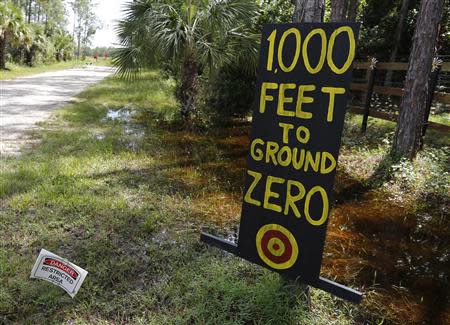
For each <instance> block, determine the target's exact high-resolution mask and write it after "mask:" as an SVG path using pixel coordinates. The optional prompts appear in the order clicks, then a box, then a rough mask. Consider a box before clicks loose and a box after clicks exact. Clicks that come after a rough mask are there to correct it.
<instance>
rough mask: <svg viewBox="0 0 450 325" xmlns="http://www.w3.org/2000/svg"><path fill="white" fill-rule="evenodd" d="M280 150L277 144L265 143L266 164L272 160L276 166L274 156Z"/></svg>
mask: <svg viewBox="0 0 450 325" xmlns="http://www.w3.org/2000/svg"><path fill="white" fill-rule="evenodd" d="M279 149H280V146H279V145H278V143H276V142H273V141H267V149H266V163H269V162H270V159H272V163H273V164H274V165H275V166H276V165H278V163H277V158H276V157H275V155H276V154H277V152H278V150H279Z"/></svg>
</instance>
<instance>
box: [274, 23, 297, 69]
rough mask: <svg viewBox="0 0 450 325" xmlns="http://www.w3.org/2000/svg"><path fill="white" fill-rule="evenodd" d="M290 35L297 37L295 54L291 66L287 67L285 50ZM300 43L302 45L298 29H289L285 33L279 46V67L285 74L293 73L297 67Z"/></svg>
mask: <svg viewBox="0 0 450 325" xmlns="http://www.w3.org/2000/svg"><path fill="white" fill-rule="evenodd" d="M290 34H294V36H295V53H294V58H293V59H292V63H291V65H290V66H288V67H286V66H285V65H284V62H283V48H284V42H285V41H286V38H287V37H288V36H289V35H290ZM300 43H301V37H300V31H299V30H298V29H297V28H294V27H292V28H289V29H288V30H286V31H285V32H284V33H283V35H281V39H280V44H278V65H279V66H280V68H281V70H283V71H284V72H291V71H292V70H294V68H295V66H296V65H297V61H298V58H299V56H300Z"/></svg>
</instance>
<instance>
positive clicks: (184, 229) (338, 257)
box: [0, 71, 449, 324]
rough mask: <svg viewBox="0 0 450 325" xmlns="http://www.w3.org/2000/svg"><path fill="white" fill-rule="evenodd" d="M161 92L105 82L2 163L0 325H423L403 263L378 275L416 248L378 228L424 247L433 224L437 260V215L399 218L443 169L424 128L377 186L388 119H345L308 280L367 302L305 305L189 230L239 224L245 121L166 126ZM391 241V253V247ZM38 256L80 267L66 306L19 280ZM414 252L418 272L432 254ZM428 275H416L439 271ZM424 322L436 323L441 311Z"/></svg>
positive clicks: (270, 276)
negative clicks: (419, 142) (318, 274)
mask: <svg viewBox="0 0 450 325" xmlns="http://www.w3.org/2000/svg"><path fill="white" fill-rule="evenodd" d="M174 86H175V85H174V82H173V81H172V80H170V79H164V78H163V77H162V76H161V75H160V74H159V73H158V71H150V72H147V73H145V74H143V75H142V76H141V77H140V79H139V80H137V81H136V82H134V83H129V82H126V81H122V80H120V79H116V78H114V77H112V78H109V79H106V80H105V81H103V82H102V83H100V84H98V85H96V86H94V87H92V88H90V89H89V90H87V91H85V92H84V93H82V94H81V95H80V96H79V98H78V100H77V102H76V103H73V104H71V105H69V106H67V107H65V108H63V109H61V110H60V111H58V112H57V114H56V117H55V118H54V119H52V120H50V121H48V122H45V123H42V125H41V126H42V128H41V130H39V131H35V132H34V137H35V138H36V139H39V140H40V142H39V144H36V145H35V146H34V147H33V148H28V149H26V150H25V152H24V154H23V155H21V156H20V157H17V158H14V157H9V158H8V157H3V158H2V163H1V164H0V174H1V177H0V207H1V209H0V238H2V239H4V240H2V241H1V242H0V323H25V324H26V323H29V324H31V323H38V324H39V323H55V324H59V323H71V324H92V323H100V324H121V323H132V324H365V323H368V324H375V323H378V324H381V323H382V324H395V323H405V322H408V321H411V322H417V323H420V322H427V320H428V319H429V318H427V317H429V313H430V312H431V311H430V310H429V308H428V307H429V306H428V305H429V304H430V305H432V301H430V298H429V297H428V296H427V295H426V294H425V293H423V292H424V291H420V288H419V287H417V286H414V281H413V280H412V279H413V278H412V277H411V276H410V275H408V274H407V271H405V270H406V269H407V268H406V269H401V268H400V269H399V268H397V269H396V268H395V267H394V266H395V265H394V266H392V264H395V263H397V262H398V261H397V260H398V259H400V260H402V261H403V259H404V258H405V256H403V255H402V256H397V255H396V254H400V253H402V254H403V252H404V253H405V254H406V253H407V254H410V253H411V252H412V251H411V250H412V249H413V248H414V249H416V248H417V245H416V246H414V247H412V248H411V247H409V246H407V244H408V243H409V242H408V241H406V242H404V241H403V239H401V240H399V239H398V238H397V240H395V238H393V237H392V236H391V237H389V234H395V233H398V232H399V231H403V233H400V234H399V236H403V237H404V236H406V233H408V231H411V234H409V233H408V236H409V235H411V236H412V241H416V240H417V238H419V239H420V240H421V242H420V243H421V245H422V248H423V249H424V250H426V249H428V245H431V243H433V245H434V244H435V243H436V240H435V239H433V238H431V237H429V236H428V234H427V233H425V232H424V231H423V229H428V228H429V227H434V228H433V231H434V232H433V234H434V235H439V231H441V233H440V235H441V236H442V243H441V244H442V246H440V247H443V248H444V250H443V253H445V247H448V245H447V246H445V245H446V243H447V242H445V240H447V239H446V236H445V231H446V230H447V229H448V219H445V218H444V219H443V220H444V221H443V223H442V224H439V222H438V218H435V219H436V222H435V223H432V224H431V225H429V224H423V226H422V228H420V229H422V230H420V229H419V230H417V229H418V228H417V225H418V223H417V221H416V223H414V222H412V219H413V216H414V215H419V214H420V215H421V214H424V213H425V211H426V212H427V213H428V214H429V215H431V216H433V217H434V216H435V215H437V214H438V213H439V212H436V211H441V212H440V213H445V211H444V210H442V208H443V204H445V202H446V201H445V200H444V201H442V200H443V198H445V195H446V193H445V192H446V191H448V184H444V183H445V182H444V180H443V177H442V175H444V174H443V173H448V166H447V167H446V165H445V161H446V158H445V157H446V153H445V152H444V151H443V149H442V148H440V146H441V145H442V143H445V141H448V138H444V137H442V136H441V135H438V134H436V133H433V132H429V133H428V138H427V141H428V142H427V143H428V144H427V146H426V148H425V151H424V152H423V153H421V154H420V156H419V157H418V159H417V160H416V162H415V163H414V164H409V163H407V162H401V164H403V165H401V164H397V165H394V167H392V170H393V177H392V178H390V179H386V178H385V177H384V176H383V175H382V176H380V177H378V178H377V177H374V171H375V170H376V169H377V167H378V166H379V165H381V163H382V162H383V161H384V160H383V157H384V155H385V153H386V150H387V148H388V146H389V134H390V133H391V132H392V131H393V125H392V124H390V123H388V122H383V121H377V120H374V121H372V120H371V121H372V122H371V124H370V125H369V128H368V132H367V134H366V135H365V136H361V135H360V134H359V133H358V131H357V130H358V122H359V119H360V117H356V116H349V118H348V119H347V121H346V130H345V135H344V138H343V147H342V150H341V157H340V167H339V171H338V178H337V186H336V192H337V195H336V198H337V201H338V202H337V204H336V207H335V209H334V210H333V211H334V212H333V215H332V217H331V220H333V222H331V224H330V229H329V232H328V238H327V247H326V251H325V260H324V266H323V273H324V274H326V275H327V276H329V277H331V278H336V279H337V280H339V281H341V282H342V283H346V284H348V285H351V286H353V287H355V288H362V289H363V290H364V292H365V293H366V297H365V301H364V304H363V305H361V306H355V305H352V304H349V303H345V302H343V301H341V300H339V299H336V298H333V297H331V296H330V295H328V294H327V293H324V292H321V291H319V290H312V301H313V306H312V308H311V310H307V309H306V308H305V305H304V303H303V302H302V299H301V295H300V294H299V291H298V286H296V285H293V284H292V283H287V282H285V281H283V280H282V279H281V278H280V277H279V276H278V275H276V274H274V273H271V272H269V271H267V270H264V269H262V268H260V267H258V266H255V265H251V264H249V263H247V262H245V261H242V260H240V259H239V258H236V257H233V256H230V255H229V254H227V253H224V252H221V251H219V250H217V249H214V248H210V247H207V246H205V245H203V244H201V243H200V242H199V233H200V230H201V228H202V227H207V228H209V229H210V231H212V232H214V233H217V234H221V235H223V236H227V235H230V234H232V233H233V232H234V230H235V228H236V226H237V224H238V223H239V215H240V205H241V197H242V186H243V175H244V173H245V168H246V152H247V150H248V134H249V124H248V123H247V122H244V121H234V122H232V123H229V124H227V125H226V126H218V127H215V128H213V129H211V130H208V131H198V130H197V131H196V130H195V129H194V130H191V131H188V130H186V129H184V128H182V127H180V124H179V123H178V122H177V110H178V109H177V103H176V101H175V100H174V98H173V96H172V93H173V89H174ZM111 112H118V113H117V114H116V115H117V116H118V118H117V119H113V118H108V116H113V115H114V114H111ZM108 113H109V115H108ZM114 116H115V115H114ZM439 141H441V142H439ZM447 143H448V142H447ZM447 159H448V157H447ZM427 168H428V169H427ZM424 171H426V172H424ZM447 175H448V174H447ZM417 181H420V182H421V183H419V185H418V187H416V186H417V185H416V183H417ZM355 185H357V186H355ZM352 186H354V187H355V191H352V192H351V193H352V194H351V195H348V194H347V192H346V191H347V190H348V188H350V187H352ZM443 186H444V188H442V187H443ZM445 186H447V187H445ZM418 193H419V194H418ZM433 195H434V196H433ZM441 217H442V216H441ZM397 219H400V220H397ZM446 220H447V221H446ZM403 224H404V225H403ZM405 227H411V229H409V228H408V229H406V230H405V229H404V228H405ZM446 227H447V228H446ZM416 231H419V233H418V234H417V235H415V234H414V232H416ZM447 234H448V233H447ZM374 236H377V237H378V238H379V239H380V240H376V239H374ZM408 236H406V237H408ZM403 237H402V238H403ZM447 237H448V236H447ZM408 238H409V237H408ZM430 238H431V239H430ZM5 239H6V240H5ZM407 240H409V239H407ZM433 240H434V241H433ZM395 245H405V246H404V247H403V246H401V247H402V250H401V251H399V249H397V248H396V246H395ZM41 248H46V249H48V250H50V251H52V252H54V253H56V254H58V255H61V256H63V257H66V258H68V259H69V260H71V261H73V262H74V263H76V264H78V265H80V266H82V267H83V268H85V269H86V270H88V271H89V274H88V277H87V279H86V281H85V283H84V284H83V286H82V288H81V290H80V292H79V293H78V295H77V296H76V297H75V298H74V299H71V298H70V297H69V296H68V295H67V294H65V293H64V292H62V290H60V289H59V288H56V287H53V286H52V285H50V284H48V283H46V282H43V281H37V280H30V279H29V273H30V271H31V268H32V266H33V263H34V261H35V258H36V256H37V255H38V252H39V250H40V249H41ZM394 248H395V249H394ZM430 252H431V248H430ZM429 255H430V253H429ZM423 256H424V258H423V259H422V260H419V262H423V263H426V262H427V261H428V260H429V259H436V257H435V256H434V255H432V254H431V255H430V256H428V255H425V252H424V253H423ZM442 256H445V254H444V255H442ZM391 259H393V261H391ZM413 260H414V257H413ZM405 263H407V262H405ZM443 263H445V260H444V262H443ZM418 264H420V263H418ZM391 267H392V270H391V269H390V268H391ZM439 267H440V268H437V269H434V268H430V269H429V270H427V272H438V273H439V272H442V270H444V267H443V266H442V265H441V264H439ZM383 268H386V269H387V270H389V272H391V273H387V272H385V271H384V269H383ZM430 270H431V271H430ZM402 271H403V275H404V280H402V277H401V274H402ZM416 271H417V270H416ZM417 272H418V273H419V274H422V273H420V270H418V271H417ZM374 273H375V276H374ZM398 273H399V274H400V275H399V274H398ZM419 278H420V277H419ZM433 279H434V278H433ZM416 280H417V279H416ZM399 281H400V283H399ZM402 281H403V282H402ZM443 287H444V288H445V286H443ZM431 289H433V290H434V287H432V288H431ZM436 292H437V291H436ZM436 292H435V294H436V295H437V293H436ZM420 295H423V297H422V302H421V299H420V297H419V296H420ZM432 312H433V315H434V316H436V315H438V313H439V312H440V314H439V315H438V316H436V317H441V318H442V320H446V319H448V316H449V310H448V308H447V309H445V304H444V309H443V310H437V311H436V310H433V311H432ZM446 317H447V318H446ZM427 323H430V324H431V323H432V322H427Z"/></svg>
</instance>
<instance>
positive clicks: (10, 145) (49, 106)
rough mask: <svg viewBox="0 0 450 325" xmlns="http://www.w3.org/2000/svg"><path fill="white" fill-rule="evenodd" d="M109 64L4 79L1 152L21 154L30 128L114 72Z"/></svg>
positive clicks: (0, 109) (0, 90) (1, 88)
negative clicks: (106, 65)
mask: <svg viewBox="0 0 450 325" xmlns="http://www.w3.org/2000/svg"><path fill="white" fill-rule="evenodd" d="M113 72H114V70H113V69H112V68H108V67H96V66H86V67H80V68H75V69H67V70H60V71H56V72H46V73H41V74H37V75H34V76H30V77H23V78H16V79H12V80H2V81H0V155H1V156H6V155H17V154H19V153H20V148H21V146H22V145H23V144H24V143H26V141H27V134H26V131H28V130H30V129H33V128H35V127H36V122H40V121H43V120H46V119H47V118H48V117H49V116H50V115H51V113H52V111H53V110H55V109H57V108H60V107H62V106H64V105H65V104H67V103H68V102H69V101H71V100H72V99H73V97H74V96H75V95H76V94H78V93H79V92H81V91H83V90H84V89H85V88H87V87H88V86H90V85H92V84H95V83H97V82H99V81H100V80H102V79H103V78H105V77H107V76H109V75H110V74H112V73H113Z"/></svg>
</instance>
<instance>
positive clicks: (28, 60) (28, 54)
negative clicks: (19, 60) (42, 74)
mask: <svg viewBox="0 0 450 325" xmlns="http://www.w3.org/2000/svg"><path fill="white" fill-rule="evenodd" d="M34 54H35V50H34V49H33V48H30V49H29V50H26V51H25V60H26V63H27V65H28V66H29V67H30V68H31V67H32V66H33V58H34Z"/></svg>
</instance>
